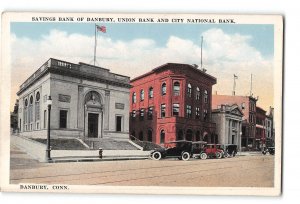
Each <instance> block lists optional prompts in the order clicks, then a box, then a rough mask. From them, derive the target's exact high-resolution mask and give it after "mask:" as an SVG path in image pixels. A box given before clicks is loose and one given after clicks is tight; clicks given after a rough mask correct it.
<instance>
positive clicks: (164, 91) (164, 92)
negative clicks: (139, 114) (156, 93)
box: [161, 83, 167, 95]
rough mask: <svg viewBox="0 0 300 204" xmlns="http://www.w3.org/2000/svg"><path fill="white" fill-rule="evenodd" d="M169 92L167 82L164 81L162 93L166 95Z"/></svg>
mask: <svg viewBox="0 0 300 204" xmlns="http://www.w3.org/2000/svg"><path fill="white" fill-rule="evenodd" d="M166 94H167V85H166V83H163V84H162V85H161V95H166Z"/></svg>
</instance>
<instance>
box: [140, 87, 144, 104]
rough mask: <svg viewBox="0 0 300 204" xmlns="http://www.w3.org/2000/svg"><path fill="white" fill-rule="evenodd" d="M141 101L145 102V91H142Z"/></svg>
mask: <svg viewBox="0 0 300 204" xmlns="http://www.w3.org/2000/svg"><path fill="white" fill-rule="evenodd" d="M140 99H141V101H143V100H144V99H145V91H144V89H142V90H141V92H140Z"/></svg>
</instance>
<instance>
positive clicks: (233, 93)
mask: <svg viewBox="0 0 300 204" xmlns="http://www.w3.org/2000/svg"><path fill="white" fill-rule="evenodd" d="M235 78H236V76H235V74H234V75H233V92H232V95H233V96H235V86H236V85H235Z"/></svg>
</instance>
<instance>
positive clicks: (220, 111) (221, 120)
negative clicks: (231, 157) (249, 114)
mask: <svg viewBox="0 0 300 204" xmlns="http://www.w3.org/2000/svg"><path fill="white" fill-rule="evenodd" d="M212 121H213V122H214V123H216V134H217V136H218V143H220V144H235V145H237V146H238V149H239V150H240V149H241V142H242V140H241V135H242V121H243V113H242V111H241V109H240V108H239V106H238V105H237V104H234V105H224V104H221V105H220V106H219V107H218V108H217V109H213V110H212Z"/></svg>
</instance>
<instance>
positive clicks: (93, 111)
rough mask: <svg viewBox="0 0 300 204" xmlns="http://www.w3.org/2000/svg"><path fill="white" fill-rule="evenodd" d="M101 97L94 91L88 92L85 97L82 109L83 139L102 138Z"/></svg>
mask: <svg viewBox="0 0 300 204" xmlns="http://www.w3.org/2000/svg"><path fill="white" fill-rule="evenodd" d="M101 101H102V100H101V96H100V94H99V93H98V92H96V91H90V92H88V93H87V94H86V96H85V105H84V106H85V108H84V111H85V113H84V118H85V120H84V121H85V124H84V137H85V138H102V137H103V128H102V127H103V123H102V121H103V109H102V107H103V105H102V103H101Z"/></svg>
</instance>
